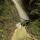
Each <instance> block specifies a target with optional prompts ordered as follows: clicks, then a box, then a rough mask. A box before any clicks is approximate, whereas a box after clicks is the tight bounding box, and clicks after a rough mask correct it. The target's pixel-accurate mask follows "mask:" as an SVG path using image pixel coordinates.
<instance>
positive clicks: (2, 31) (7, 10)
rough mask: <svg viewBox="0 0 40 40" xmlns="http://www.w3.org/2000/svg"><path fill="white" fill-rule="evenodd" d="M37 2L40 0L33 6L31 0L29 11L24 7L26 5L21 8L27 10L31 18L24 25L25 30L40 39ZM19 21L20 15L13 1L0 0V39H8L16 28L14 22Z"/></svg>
mask: <svg viewBox="0 0 40 40" xmlns="http://www.w3.org/2000/svg"><path fill="white" fill-rule="evenodd" d="M38 3H40V0H39V1H36V3H35V5H34V6H33V5H32V4H34V2H32V4H31V7H32V10H31V11H30V12H29V10H28V9H27V8H25V6H26V5H25V6H23V8H24V10H26V12H28V16H29V18H30V20H31V22H30V23H29V24H28V25H27V27H26V30H27V32H28V33H30V34H32V35H33V36H34V37H36V38H38V40H40V4H38ZM24 4H25V2H24ZM36 7H37V8H36ZM19 21H20V17H19V15H18V12H17V9H16V7H15V5H14V3H13V2H12V1H11V0H0V40H10V38H11V36H12V34H13V33H14V30H15V29H16V27H15V24H16V23H18V22H19Z"/></svg>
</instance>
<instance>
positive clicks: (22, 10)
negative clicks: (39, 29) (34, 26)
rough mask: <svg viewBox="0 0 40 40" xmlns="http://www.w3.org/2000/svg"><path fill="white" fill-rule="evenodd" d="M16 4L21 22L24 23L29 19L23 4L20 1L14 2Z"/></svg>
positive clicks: (14, 0) (15, 0)
mask: <svg viewBox="0 0 40 40" xmlns="http://www.w3.org/2000/svg"><path fill="white" fill-rule="evenodd" d="M12 1H13V2H14V5H15V7H16V8H17V11H18V14H19V16H20V18H21V19H20V20H21V21H23V20H22V19H24V20H29V17H28V15H27V13H26V12H25V11H24V9H23V8H22V4H21V1H20V0H12Z"/></svg>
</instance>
